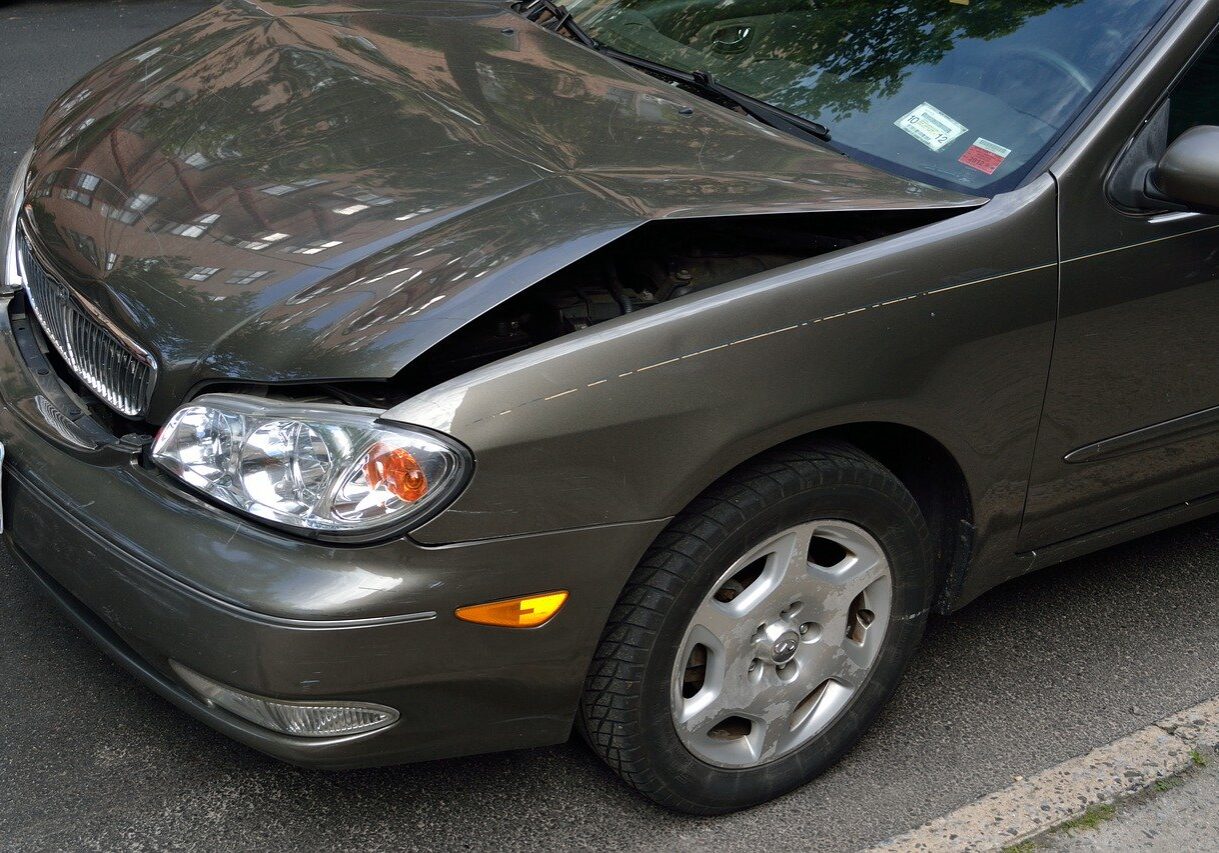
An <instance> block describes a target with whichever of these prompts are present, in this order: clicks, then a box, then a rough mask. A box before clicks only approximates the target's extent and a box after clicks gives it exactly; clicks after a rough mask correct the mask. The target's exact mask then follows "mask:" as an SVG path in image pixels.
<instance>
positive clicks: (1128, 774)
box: [870, 697, 1219, 853]
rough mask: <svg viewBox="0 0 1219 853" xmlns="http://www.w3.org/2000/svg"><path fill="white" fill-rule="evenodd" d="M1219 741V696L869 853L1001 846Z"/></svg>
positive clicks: (1119, 793) (1124, 792) (1170, 770)
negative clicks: (1196, 749)
mask: <svg viewBox="0 0 1219 853" xmlns="http://www.w3.org/2000/svg"><path fill="white" fill-rule="evenodd" d="M1216 744H1219V697H1216V698H1214V699H1209V700H1207V701H1206V702H1203V703H1201V704H1199V705H1195V706H1194V707H1192V708H1187V709H1186V710H1184V711H1181V712H1180V713H1177V714H1173V715H1172V716H1169V717H1165V718H1164V719H1162V720H1160V721H1159V722H1156V723H1152V724H1151V725H1149V726H1147V727H1146V728H1143V729H1139V730H1138V731H1137V732H1135V733H1134V734H1131V735H1127V736H1126V737H1124V738H1120V739H1118V740H1115V741H1113V742H1112V743H1107V744H1105V745H1104V746H1100V747H1097V748H1096V749H1094V750H1092V751H1091V752H1089V753H1088V754H1087V755H1081V756H1078V757H1076V758H1071V759H1068V760H1067V761H1064V762H1063V763H1062V764H1059V765H1057V766H1055V767H1051V768H1049V769H1048V770H1044V771H1042V772H1040V773H1038V774H1037V775H1036V776H1033V777H1031V778H1029V779H1025V780H1022V781H1019V782H1015V783H1013V784H1012V785H1010V786H1008V787H1007V788H1004V789H1003V790H1001V791H996V792H994V793H992V794H987V795H986V796H984V797H982V798H981V799H978V800H974V801H973V802H972V803H969V804H967V805H964V806H962V807H961V808H959V809H957V810H956V811H953V812H950V813H949V814H946V815H944V816H943V817H938V818H936V819H935V820H933V821H930V822H929V823H925V824H923V825H922V826H921V827H919V828H918V829H915V830H911V831H910V832H906V833H903V834H902V835H898V836H896V837H895V838H892V839H890V840H889V841H887V842H885V843H884V844H882V845H880V846H879V847H873V848H871V850H870V853H882V851H883V853H899V851H900V853H907V851H937V853H938V851H983V850H999V849H1002V848H1003V847H1006V846H1008V845H1010V844H1016V843H1018V842H1020V841H1023V840H1025V839H1027V838H1032V837H1033V836H1035V835H1039V834H1040V833H1042V832H1045V831H1046V830H1048V829H1051V828H1053V827H1055V826H1057V825H1059V824H1061V823H1064V822H1065V821H1068V820H1072V819H1073V818H1077V817H1079V816H1080V815H1082V814H1083V813H1084V812H1085V811H1087V809H1088V808H1089V807H1090V806H1094V805H1097V804H1099V803H1106V802H1112V801H1113V800H1116V799H1118V798H1120V797H1124V796H1128V795H1130V794H1133V793H1136V792H1138V791H1141V790H1143V789H1144V788H1147V787H1148V786H1150V785H1152V784H1154V783H1155V781H1156V780H1157V779H1163V778H1165V777H1167V776H1173V775H1175V774H1177V773H1180V772H1181V771H1183V770H1185V769H1187V768H1188V767H1190V765H1191V764H1192V758H1191V757H1190V753H1191V752H1192V751H1193V750H1194V749H1195V748H1197V747H1199V746H1201V747H1204V748H1207V747H1214V746H1215V745H1216Z"/></svg>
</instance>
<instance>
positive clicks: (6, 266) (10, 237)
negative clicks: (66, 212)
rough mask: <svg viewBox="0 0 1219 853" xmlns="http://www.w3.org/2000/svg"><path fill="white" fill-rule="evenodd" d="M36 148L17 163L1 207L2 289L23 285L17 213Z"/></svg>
mask: <svg viewBox="0 0 1219 853" xmlns="http://www.w3.org/2000/svg"><path fill="white" fill-rule="evenodd" d="M33 156H34V149H33V148H31V149H30V150H29V151H27V152H25V156H24V157H22V158H21V162H20V163H18V164H17V172H16V173H15V174H14V175H13V182H12V184H10V185H9V188H8V192H6V193H5V194H4V207H3V208H2V209H0V262H2V263H3V265H2V266H0V290H16V289H17V288H19V287H21V284H22V282H21V273H20V272H19V267H18V266H17V215H18V214H19V213H20V212H21V201H22V197H23V196H24V195H25V176H26V173H27V172H28V171H29V170H30V159H31V158H32V157H33Z"/></svg>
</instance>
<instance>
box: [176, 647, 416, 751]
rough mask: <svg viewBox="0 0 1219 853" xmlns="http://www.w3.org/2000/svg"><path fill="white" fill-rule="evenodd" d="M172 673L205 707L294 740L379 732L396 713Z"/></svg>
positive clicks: (381, 707) (368, 704) (178, 670)
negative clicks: (260, 692) (288, 697)
mask: <svg viewBox="0 0 1219 853" xmlns="http://www.w3.org/2000/svg"><path fill="white" fill-rule="evenodd" d="M169 665H170V666H171V667H173V670H174V672H176V673H177V674H178V677H180V678H181V679H182V680H183V681H184V682H186V684H187V685H188V686H190V688H191V689H192V690H194V691H195V692H196V693H198V694H199V695H200V696H201V697H202V698H203V700H204V701H205V702H207V703H208V704H209V705H214V706H215V707H217V708H223V709H224V710H226V711H228V712H229V713H230V714H236V715H237V716H238V717H241V718H242V719H245V720H249V721H250V722H251V723H254V724H255V725H258V726H262V727H263V728H265V729H271V730H272V731H276V732H280V733H282V734H286V735H294V736H296V737H337V736H339V735H353V734H357V733H358V732H370V731H373V730H375V729H382V728H385V727H386V726H388V725H390V724H391V723H393V722H394V721H396V720H397V719H398V712H397V711H395V710H394V709H393V708H387V707H386V706H384V705H374V704H372V703H371V702H287V701H284V700H281V699H268V698H266V697H265V696H255V695H253V694H252V693H246V692H244V691H242V690H237V689H235V688H233V687H225V686H224V685H223V684H217V683H216V682H215V681H212V680H211V679H208V678H204V677H203V676H202V675H200V674H199V673H197V672H195V671H193V670H190V669H187V668H186V667H184V666H183V665H182V664H180V663H178V662H177V661H172V660H171V661H170V662H169Z"/></svg>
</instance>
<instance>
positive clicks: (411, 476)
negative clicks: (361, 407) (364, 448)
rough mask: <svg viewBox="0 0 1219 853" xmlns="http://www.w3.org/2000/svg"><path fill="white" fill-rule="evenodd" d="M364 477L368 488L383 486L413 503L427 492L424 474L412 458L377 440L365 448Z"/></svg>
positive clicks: (399, 449) (398, 448) (398, 449)
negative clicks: (366, 456) (366, 454)
mask: <svg viewBox="0 0 1219 853" xmlns="http://www.w3.org/2000/svg"><path fill="white" fill-rule="evenodd" d="M364 476H365V477H367V478H368V485H369V486H370V487H371V488H374V489H375V488H377V487H378V486H384V487H385V489H386V490H387V491H390V492H392V493H394V494H395V495H397V496H398V497H400V498H402V500H404V501H406V502H407V503H414V502H415V501H417V500H419V499H420V498H422V497H423V496H424V495H426V494H427V475H426V474H424V473H423V469H422V468H420V467H419V463H418V462H416V461H415V457H414V456H411V454H410V453H409V452H408V451H406V450H403V449H402V448H401V447H394V446H392V445H389V444H385V443H384V442H380V441H379V442H377V443H376V444H374V445H373V446H372V447H371V448H370V449H369V451H368V461H367V462H365V463H364Z"/></svg>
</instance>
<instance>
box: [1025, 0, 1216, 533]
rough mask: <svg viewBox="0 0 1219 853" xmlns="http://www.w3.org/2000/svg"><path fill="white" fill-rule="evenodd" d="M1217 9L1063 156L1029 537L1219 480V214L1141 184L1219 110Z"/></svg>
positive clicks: (1084, 524)
mask: <svg viewBox="0 0 1219 853" xmlns="http://www.w3.org/2000/svg"><path fill="white" fill-rule="evenodd" d="M1214 18H1215V4H1213V3H1196V4H1193V6H1192V7H1190V9H1189V10H1188V13H1187V14H1186V15H1184V16H1183V18H1182V19H1180V20H1178V22H1177V24H1176V25H1175V29H1174V30H1173V32H1172V33H1171V34H1169V35H1168V36H1167V37H1165V39H1164V40H1163V41H1162V42H1160V43H1159V45H1158V46H1157V47H1156V48H1155V49H1154V50H1153V51H1152V52H1151V53H1150V54H1149V56H1148V58H1147V60H1146V61H1145V62H1144V63H1143V64H1142V65H1140V66H1139V67H1138V69H1137V70H1136V71H1135V72H1134V73H1133V75H1132V78H1131V79H1130V81H1128V84H1127V85H1126V87H1125V88H1123V89H1121V90H1119V93H1117V94H1116V95H1115V96H1114V97H1113V98H1112V99H1111V100H1110V102H1109V103H1108V104H1107V105H1106V107H1105V108H1104V110H1103V111H1102V113H1101V115H1100V116H1099V117H1098V119H1097V120H1096V121H1094V122H1093V124H1092V125H1091V128H1090V130H1089V131H1088V132H1086V133H1085V135H1084V136H1083V137H1081V141H1080V144H1079V145H1078V146H1077V148H1076V150H1077V151H1079V152H1080V153H1079V154H1077V155H1075V156H1074V157H1073V158H1072V159H1067V160H1066V162H1065V164H1060V166H1059V167H1056V168H1055V176H1056V178H1057V179H1058V181H1059V216H1060V241H1059V242H1060V256H1061V267H1060V270H1061V272H1060V276H1061V278H1060V301H1059V320H1058V326H1057V330H1056V335H1055V342H1054V352H1053V358H1052V362H1051V367H1050V374H1049V379H1048V384H1047V388H1046V398H1045V408H1044V413H1043V417H1042V423H1041V427H1040V430H1039V434H1038V439H1037V448H1036V451H1035V458H1034V462H1033V467H1032V471H1031V477H1030V486H1029V493H1028V499H1027V503H1026V508H1025V516H1024V520H1023V524H1022V528H1021V537H1020V541H1021V544H1022V546H1024V547H1027V548H1029V549H1040V548H1042V547H1044V546H1049V545H1053V544H1057V543H1062V542H1065V541H1067V540H1070V539H1072V538H1074V537H1078V536H1081V535H1083V534H1086V533H1089V532H1092V531H1097V530H1100V529H1102V528H1106V527H1109V526H1112V525H1120V524H1122V523H1123V522H1132V521H1134V520H1135V519H1139V518H1140V517H1143V516H1149V515H1151V514H1154V513H1157V512H1159V511H1162V510H1166V509H1168V508H1170V507H1173V506H1177V505H1181V504H1183V503H1185V502H1186V501H1191V500H1193V499H1196V498H1199V497H1201V496H1204V495H1210V494H1212V493H1215V492H1219V216H1204V215H1198V214H1193V213H1183V212H1179V211H1171V210H1164V209H1163V207H1161V209H1160V210H1151V209H1148V204H1147V199H1146V198H1145V197H1142V196H1141V195H1140V192H1139V190H1140V188H1141V187H1142V185H1143V184H1142V177H1143V175H1145V174H1146V167H1147V166H1148V165H1149V164H1151V163H1154V162H1155V161H1156V160H1158V158H1159V156H1160V155H1161V154H1162V153H1163V151H1164V149H1165V148H1166V145H1167V143H1168V142H1170V141H1171V140H1172V139H1173V138H1175V136H1176V135H1179V134H1180V133H1181V132H1182V131H1183V130H1185V129H1187V128H1188V127H1190V126H1193V125H1197V124H1219V41H1215V40H1213V39H1210V34H1211V32H1212V29H1213V26H1214ZM1165 93H1167V95H1166V94H1165ZM1088 134H1090V136H1089V135H1088Z"/></svg>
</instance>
